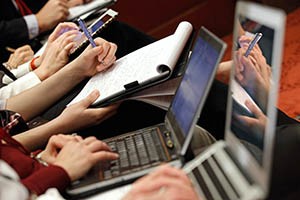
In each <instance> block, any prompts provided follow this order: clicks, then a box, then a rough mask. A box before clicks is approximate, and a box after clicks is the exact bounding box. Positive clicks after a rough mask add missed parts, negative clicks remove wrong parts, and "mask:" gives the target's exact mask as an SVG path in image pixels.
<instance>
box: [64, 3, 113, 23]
mask: <svg viewBox="0 0 300 200" xmlns="http://www.w3.org/2000/svg"><path fill="white" fill-rule="evenodd" d="M115 1H116V0H115ZM110 2H114V1H113V0H93V1H91V2H90V3H87V4H83V5H79V6H75V7H72V8H70V9H69V16H68V18H67V20H69V21H70V20H72V19H74V18H76V17H79V16H81V15H83V14H85V13H87V12H89V11H91V10H95V9H98V8H99V9H101V8H104V7H105V6H106V5H107V4H109V3H110Z"/></svg>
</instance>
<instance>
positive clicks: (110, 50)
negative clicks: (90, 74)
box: [98, 42, 117, 71]
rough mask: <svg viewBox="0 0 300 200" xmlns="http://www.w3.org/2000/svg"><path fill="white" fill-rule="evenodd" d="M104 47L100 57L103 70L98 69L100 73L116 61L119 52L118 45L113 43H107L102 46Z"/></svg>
mask: <svg viewBox="0 0 300 200" xmlns="http://www.w3.org/2000/svg"><path fill="white" fill-rule="evenodd" d="M102 47H103V52H102V53H101V54H99V56H98V61H99V62H100V63H101V64H102V68H100V69H98V71H102V70H103V69H105V68H106V67H107V66H110V65H111V64H112V63H114V62H115V60H116V57H115V54H116V51H117V45H115V44H114V43H111V42H105V43H103V44H102Z"/></svg>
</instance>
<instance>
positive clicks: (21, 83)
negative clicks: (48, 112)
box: [0, 72, 41, 99]
mask: <svg viewBox="0 0 300 200" xmlns="http://www.w3.org/2000/svg"><path fill="white" fill-rule="evenodd" d="M39 83H41V80H40V79H39V78H38V76H37V75H36V74H35V73H34V72H30V73H28V74H26V75H24V76H22V77H21V78H19V79H17V80H16V81H14V82H12V83H10V84H8V85H6V86H4V87H2V88H0V96H1V98H2V99H8V98H10V97H12V96H15V95H17V94H19V93H21V92H22V91H24V90H27V89H29V88H32V87H33V86H35V85H37V84H39Z"/></svg>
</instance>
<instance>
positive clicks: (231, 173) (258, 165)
mask: <svg viewBox="0 0 300 200" xmlns="http://www.w3.org/2000/svg"><path fill="white" fill-rule="evenodd" d="M235 12H236V13H235V20H236V21H235V25H234V37H233V41H236V42H237V45H233V50H232V55H233V57H234V55H235V52H236V50H237V48H239V47H240V46H241V45H240V44H238V38H239V37H240V33H241V32H244V33H243V34H248V35H253V34H255V33H257V32H261V33H262V34H263V37H262V39H261V40H260V41H259V43H258V45H259V46H260V47H261V50H262V52H263V55H264V57H265V58H266V61H267V63H268V64H269V65H270V66H271V70H272V74H271V80H270V90H269V92H267V91H265V90H263V87H262V85H261V84H259V83H258V82H257V81H250V82H249V85H250V87H249V85H248V86H246V85H245V84H242V83H241V82H240V81H239V80H241V79H237V73H236V68H237V66H238V65H237V62H238V61H237V60H235V62H234V65H233V70H232V73H231V78H230V84H231V85H230V90H229V94H228V104H227V116H226V127H225V141H218V142H217V143H215V144H214V145H212V146H210V147H209V148H208V149H207V150H206V151H205V152H203V153H202V154H201V155H199V156H198V157H197V158H195V160H193V161H192V162H190V163H188V164H187V165H186V166H185V167H184V169H185V170H186V172H187V173H188V175H189V176H190V178H191V179H192V180H193V182H194V184H195V187H196V189H197V191H198V192H199V196H201V197H202V198H201V199H204V200H205V199H207V200H210V199H230V200H231V199H265V198H266V197H267V195H268V192H269V187H270V183H269V181H270V175H271V172H270V170H271V165H272V154H273V144H274V140H275V127H276V108H275V106H276V101H277V93H278V83H279V78H280V69H281V58H282V48H283V39H284V30H285V14H284V12H283V11H281V10H278V9H274V8H270V7H265V6H263V5H260V4H255V3H250V2H244V1H239V2H237V5H236V11H235ZM240 28H242V29H243V31H241V29H240ZM250 56H251V55H250ZM247 69H248V68H246V67H245V66H244V71H247ZM244 71H242V73H243V72H244ZM247 72H248V73H246V74H245V73H244V74H243V75H244V77H246V78H247V76H248V78H249V75H250V74H251V73H249V72H250V71H247ZM252 80H257V79H252ZM233 83H234V84H238V86H236V85H234V86H233ZM258 86H259V87H258ZM255 87H256V88H259V90H258V91H259V92H260V93H259V94H258V93H256V92H254V91H257V90H255V89H254V90H251V89H253V88H255ZM241 90H243V91H241ZM243 92H247V93H248V95H249V96H250V97H251V98H252V100H253V104H256V106H258V107H259V108H260V109H258V111H259V114H258V113H257V112H254V110H253V109H249V105H248V106H247V104H245V105H240V104H243V103H244V102H241V101H240V103H239V104H235V105H234V103H233V102H234V98H237V99H238V98H245V97H239V96H238V95H235V93H238V94H239V95H241V94H242V93H243ZM262 97H266V98H262ZM246 98H247V97H246ZM237 99H235V100H237ZM238 106H242V107H244V106H246V107H248V110H249V112H252V115H247V116H248V117H249V118H247V119H252V120H253V119H255V120H257V121H256V122H259V123H260V125H259V126H256V125H258V124H256V125H254V126H252V127H250V126H247V124H246V123H245V118H243V117H242V116H243V115H244V112H240V108H238ZM261 114H263V115H261ZM244 116H245V115H244ZM258 116H260V117H258ZM264 120H265V123H261V122H263V121H264ZM254 127H259V128H258V129H253V128H254Z"/></svg>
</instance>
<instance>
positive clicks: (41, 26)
mask: <svg viewBox="0 0 300 200" xmlns="http://www.w3.org/2000/svg"><path fill="white" fill-rule="evenodd" d="M35 17H36V19H37V22H38V26H39V33H42V32H45V31H46V30H47V27H46V24H45V23H44V22H43V19H42V17H41V16H40V15H39V13H37V14H36V15H35Z"/></svg>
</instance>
